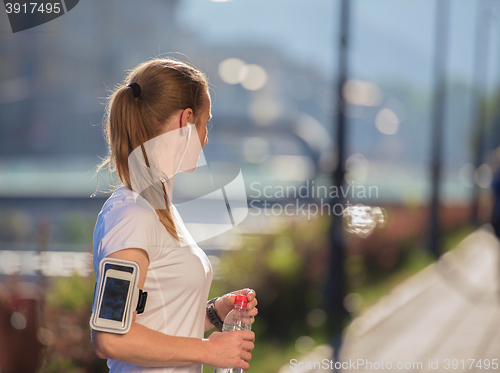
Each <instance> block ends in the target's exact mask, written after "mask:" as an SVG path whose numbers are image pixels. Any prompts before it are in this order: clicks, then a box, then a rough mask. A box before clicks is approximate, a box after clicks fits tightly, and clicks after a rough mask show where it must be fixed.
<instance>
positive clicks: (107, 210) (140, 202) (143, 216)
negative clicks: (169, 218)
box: [97, 186, 159, 226]
mask: <svg viewBox="0 0 500 373" xmlns="http://www.w3.org/2000/svg"><path fill="white" fill-rule="evenodd" d="M100 222H101V223H103V224H105V225H108V226H109V225H114V224H118V223H127V222H135V223H138V224H153V223H157V222H159V219H158V216H157V215H156V212H155V210H154V209H153V207H152V206H151V205H150V204H149V203H148V202H147V201H146V200H145V199H144V198H142V197H141V196H139V195H137V194H135V193H133V192H132V191H131V190H129V189H127V188H126V187H124V186H121V187H120V188H118V189H116V190H115V191H114V193H113V194H112V195H111V197H109V199H108V200H107V201H106V202H105V203H104V205H103V207H102V209H101V212H100V213H99V216H98V219H97V223H98V224H99V223H100Z"/></svg>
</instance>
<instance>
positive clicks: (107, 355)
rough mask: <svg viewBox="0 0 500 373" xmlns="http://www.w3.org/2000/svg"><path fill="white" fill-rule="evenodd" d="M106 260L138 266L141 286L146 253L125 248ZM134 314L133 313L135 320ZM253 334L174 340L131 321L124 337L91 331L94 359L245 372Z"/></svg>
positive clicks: (222, 334)
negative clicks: (128, 262) (95, 355)
mask: <svg viewBox="0 0 500 373" xmlns="http://www.w3.org/2000/svg"><path fill="white" fill-rule="evenodd" d="M108 257H109V258H117V259H125V260H132V261H134V262H136V263H138V264H139V267H140V276H139V288H143V287H144V283H145V281H146V274H147V270H148V266H149V258H148V255H147V253H146V252H145V251H144V250H141V249H125V250H120V251H117V252H115V253H113V254H110V255H109V256H108ZM135 316H136V313H134V319H133V320H135ZM254 338H255V336H254V334H253V333H252V332H250V331H248V330H239V331H234V332H231V333H217V332H216V333H213V334H212V335H210V337H209V338H208V339H197V338H188V337H174V336H170V335H167V334H164V333H161V332H159V331H156V330H152V329H149V328H147V327H145V326H144V325H141V324H137V323H136V322H132V326H131V328H130V331H129V332H128V333H126V334H114V333H106V332H99V331H95V330H93V331H92V342H93V344H94V349H95V351H96V354H97V356H99V357H100V358H102V359H113V360H118V361H123V362H126V363H130V364H134V365H140V366H182V365H192V364H207V365H211V366H219V367H223V368H232V367H238V368H242V369H245V370H246V369H248V368H249V364H248V361H249V360H250V359H251V357H252V355H251V354H250V352H251V351H252V350H253V347H254V344H253V341H254Z"/></svg>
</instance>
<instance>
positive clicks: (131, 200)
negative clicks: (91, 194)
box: [94, 187, 161, 258]
mask: <svg viewBox="0 0 500 373" xmlns="http://www.w3.org/2000/svg"><path fill="white" fill-rule="evenodd" d="M159 225H161V222H160V220H159V218H158V216H157V215H156V212H155V210H154V209H153V208H152V207H151V205H149V204H148V203H147V202H146V201H145V200H144V199H143V198H142V197H140V196H137V195H134V193H133V192H132V191H130V190H127V189H126V188H125V187H120V188H118V189H117V190H116V191H115V192H114V193H113V195H112V196H111V197H110V198H109V199H108V200H107V201H106V202H105V203H104V206H103V208H102V210H101V212H100V213H99V216H98V218H97V222H96V225H95V229H94V256H95V257H99V258H101V257H105V256H107V255H109V254H110V253H112V252H115V251H118V250H123V249H126V248H140V249H143V250H145V251H146V252H147V253H148V254H149V255H150V256H151V254H153V249H154V248H155V247H157V241H158V231H159Z"/></svg>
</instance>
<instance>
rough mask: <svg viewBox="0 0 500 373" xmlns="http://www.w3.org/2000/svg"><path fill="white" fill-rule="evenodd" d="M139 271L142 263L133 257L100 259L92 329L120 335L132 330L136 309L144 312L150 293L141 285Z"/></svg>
mask: <svg viewBox="0 0 500 373" xmlns="http://www.w3.org/2000/svg"><path fill="white" fill-rule="evenodd" d="M139 271H140V269H139V265H138V264H137V263H136V262H133V261H130V260H123V259H112V258H104V259H103V260H101V263H100V264H99V275H98V278H97V279H96V284H95V289H94V303H93V305H92V316H91V317H90V326H91V327H92V329H94V330H99V331H103V332H109V333H117V334H125V333H127V332H128V331H129V330H130V326H131V325H132V316H133V313H134V311H137V313H142V312H144V308H145V306H146V299H147V295H148V293H147V292H144V291H142V290H141V289H139V287H138V284H139Z"/></svg>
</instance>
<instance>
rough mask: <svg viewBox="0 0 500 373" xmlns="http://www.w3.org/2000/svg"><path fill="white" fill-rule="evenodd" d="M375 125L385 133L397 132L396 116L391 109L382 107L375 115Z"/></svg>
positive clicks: (397, 122) (397, 120)
mask: <svg viewBox="0 0 500 373" xmlns="http://www.w3.org/2000/svg"><path fill="white" fill-rule="evenodd" d="M375 126H376V127H377V129H378V130H379V131H380V132H382V133H383V134H385V135H394V134H395V133H396V132H398V127H399V119H398V116H397V115H396V113H395V112H394V111H392V110H391V109H388V108H383V109H382V110H380V111H379V112H378V114H377V116H376V117H375Z"/></svg>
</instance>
